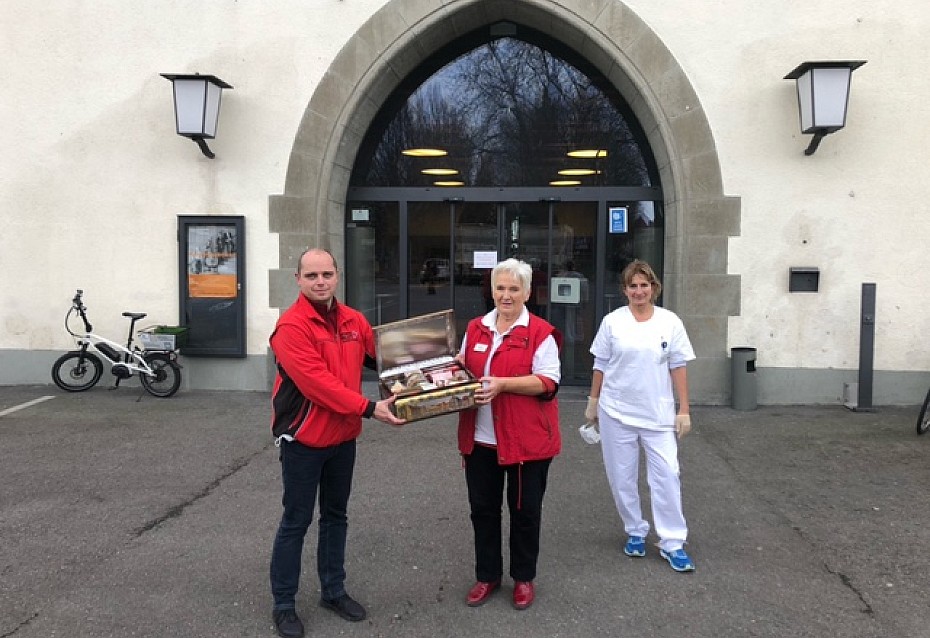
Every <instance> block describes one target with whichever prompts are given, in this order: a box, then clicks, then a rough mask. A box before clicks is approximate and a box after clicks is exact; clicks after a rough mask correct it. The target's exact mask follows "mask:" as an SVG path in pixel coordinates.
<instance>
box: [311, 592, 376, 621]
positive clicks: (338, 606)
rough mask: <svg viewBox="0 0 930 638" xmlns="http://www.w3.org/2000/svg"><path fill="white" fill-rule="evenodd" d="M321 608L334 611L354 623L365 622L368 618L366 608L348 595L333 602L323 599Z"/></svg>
mask: <svg viewBox="0 0 930 638" xmlns="http://www.w3.org/2000/svg"><path fill="white" fill-rule="evenodd" d="M320 607H323V608H325V609H332V610H333V611H334V612H336V613H337V614H339V615H340V616H342V617H343V618H345V619H346V620H351V621H352V622H358V621H360V620H365V618H366V617H367V616H368V614H367V613H366V612H365V608H364V607H362V606H361V605H360V604H358V603H357V602H356V601H355V600H353V599H352V597H351V596H349V595H348V594H343V595H342V596H340V597H339V598H335V599H333V600H326V599H325V598H321V599H320Z"/></svg>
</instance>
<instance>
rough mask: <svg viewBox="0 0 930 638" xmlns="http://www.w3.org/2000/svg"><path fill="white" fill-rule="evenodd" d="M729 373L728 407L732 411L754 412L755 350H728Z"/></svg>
mask: <svg viewBox="0 0 930 638" xmlns="http://www.w3.org/2000/svg"><path fill="white" fill-rule="evenodd" d="M730 371H731V377H730V387H731V394H730V405H731V406H732V407H733V409H734V410H755V409H756V407H757V405H758V404H757V403H756V401H757V399H756V394H757V388H756V349H755V348H730Z"/></svg>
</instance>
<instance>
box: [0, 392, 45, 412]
mask: <svg viewBox="0 0 930 638" xmlns="http://www.w3.org/2000/svg"><path fill="white" fill-rule="evenodd" d="M54 398H55V395H53V394H48V395H46V396H44V397H39V398H38V399H33V400H32V401H26V402H25V403H20V404H19V405H14V406H13V407H12V408H7V409H6V410H0V416H6V415H7V414H12V413H14V412H18V411H20V410H24V409H26V408H28V407H30V406H33V405H35V404H36V403H42V402H43V401H48V400H49V399H54Z"/></svg>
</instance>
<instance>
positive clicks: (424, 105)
mask: <svg viewBox="0 0 930 638" xmlns="http://www.w3.org/2000/svg"><path fill="white" fill-rule="evenodd" d="M467 128H468V127H467V125H466V122H465V119H464V115H463V113H462V110H461V109H460V108H459V105H457V104H455V103H454V102H453V101H450V100H446V99H444V98H443V97H442V96H441V94H440V92H439V90H438V88H437V87H429V86H427V85H423V86H421V87H420V89H419V90H418V91H417V92H416V93H414V94H413V95H412V96H411V97H410V99H408V100H407V102H406V103H405V104H404V105H403V106H402V107H401V108H400V110H399V111H398V113H397V115H396V116H395V117H394V119H393V120H392V121H391V123H390V124H389V125H388V127H387V129H385V131H384V135H383V136H382V138H381V143H380V144H379V145H378V146H377V148H376V149H375V152H374V155H373V157H372V158H371V162H370V166H369V173H368V178H367V180H366V183H368V184H370V185H378V186H389V185H398V184H422V183H424V182H425V183H431V182H433V181H434V180H436V179H454V178H455V177H456V176H452V177H444V178H436V177H431V176H425V175H423V174H422V173H420V170H421V169H422V168H436V167H441V168H453V169H456V170H458V171H459V172H460V175H467V174H468V169H469V163H470V159H471V156H472V155H473V151H472V141H471V138H470V137H469V135H468V131H467ZM424 147H428V148H441V149H445V150H447V151H449V155H448V156H447V157H440V158H435V159H433V158H430V159H428V160H424V158H416V157H407V156H405V155H402V154H401V151H403V150H405V149H409V148H424ZM460 179H461V178H460Z"/></svg>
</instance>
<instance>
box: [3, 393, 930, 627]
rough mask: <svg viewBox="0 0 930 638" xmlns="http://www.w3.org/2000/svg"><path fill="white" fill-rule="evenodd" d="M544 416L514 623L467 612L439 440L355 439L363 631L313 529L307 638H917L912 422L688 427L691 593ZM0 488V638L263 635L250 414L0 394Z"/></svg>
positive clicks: (921, 495)
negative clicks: (530, 597) (543, 485)
mask: <svg viewBox="0 0 930 638" xmlns="http://www.w3.org/2000/svg"><path fill="white" fill-rule="evenodd" d="M366 392H367V393H368V395H369V396H374V394H375V393H374V388H373V386H371V385H370V384H367V383H366ZM44 397H49V398H47V399H45V398H44ZM32 401H35V403H31V404H28V403H29V402H32ZM27 404H28V405H27ZM560 405H561V414H562V433H563V438H564V446H563V452H562V454H561V455H560V456H559V457H558V458H557V459H556V461H555V462H554V463H553V465H552V469H551V473H550V481H549V491H548V493H547V495H546V500H545V510H544V514H543V538H542V552H541V557H540V562H539V574H538V577H537V580H536V585H537V599H536V603H535V604H534V605H533V606H532V607H531V608H530V609H528V610H526V611H515V610H514V609H513V608H512V607H511V605H510V592H511V583H510V582H509V581H506V582H505V587H504V588H502V591H501V592H499V593H497V594H496V595H495V597H494V598H492V599H491V601H490V602H489V603H488V604H486V605H485V606H483V607H480V608H475V609H473V608H469V607H467V606H466V605H465V603H464V596H465V593H466V592H467V590H468V588H469V587H470V586H471V585H472V583H473V580H474V570H473V556H472V545H471V542H472V536H471V527H470V523H469V519H468V508H467V503H466V496H465V486H464V480H463V475H462V469H461V461H460V458H459V455H458V453H457V451H456V448H455V418H454V417H451V416H445V417H439V418H435V419H429V420H425V421H420V422H416V423H412V424H409V425H407V426H405V427H403V428H397V429H395V428H391V427H389V426H386V425H383V424H381V423H378V422H375V421H368V422H366V425H365V428H364V431H363V433H362V436H361V438H360V439H359V448H358V451H359V454H358V463H357V466H356V477H355V484H354V492H353V496H352V500H351V503H350V511H349V544H348V557H347V565H346V567H347V571H348V581H347V588H348V591H349V592H350V593H351V594H352V595H353V596H354V597H355V598H357V599H358V600H359V601H361V602H362V603H363V604H364V605H365V606H366V607H367V609H368V613H369V617H368V619H367V620H365V621H363V622H360V623H349V622H346V621H344V620H342V619H341V618H339V617H338V616H336V615H335V614H333V613H332V612H329V611H326V610H323V609H321V608H319V607H318V606H317V601H318V598H319V585H318V580H317V578H316V566H315V546H316V543H315V537H316V526H315V525H314V526H313V527H312V528H311V532H310V536H309V537H308V540H311V542H310V543H309V544H308V546H307V548H308V549H307V551H306V552H305V555H304V570H305V571H304V576H303V579H302V589H301V592H300V595H299V602H298V611H299V612H300V614H301V616H302V617H303V619H304V622H305V624H306V626H307V634H308V635H310V636H312V635H320V636H350V637H351V636H365V637H371V636H385V637H387V636H391V637H393V636H404V637H407V636H410V637H421V636H422V637H424V638H425V637H431V638H437V637H446V636H448V637H450V638H451V637H456V638H461V637H469V636H476V637H477V636H480V637H482V638H484V637H488V636H501V635H523V636H537V637H544V636H545V637H565V638H578V637H587V636H601V635H603V636H658V637H666V636H667V637H669V638H686V637H705V636H706V637H708V638H710V637H720V636H724V637H729V636H740V637H742V636H759V637H776V636H777V637H778V638H784V637H786V636H792V637H801V636H810V637H817V638H821V637H823V636H841V637H888V636H894V637H926V636H930V602H928V601H930V551H928V550H930V498H928V494H930V463H928V458H930V435H927V436H925V437H919V436H917V435H916V433H915V432H914V421H915V420H916V413H917V409H916V407H909V408H908V407H887V408H885V407H877V408H876V409H875V410H874V411H871V412H853V411H850V410H847V409H846V408H844V407H842V406H760V407H759V408H758V409H757V410H754V411H751V412H739V411H734V410H732V409H730V408H728V407H709V406H697V407H695V408H693V411H692V414H693V421H694V428H695V429H694V433H693V434H691V435H690V436H689V437H687V438H686V439H685V440H684V441H683V443H682V446H681V462H682V480H683V498H684V505H685V514H686V516H687V518H688V522H689V526H690V528H691V534H690V542H689V545H688V550H689V552H690V553H691V556H692V557H693V559H694V561H695V563H696V565H697V571H695V572H694V573H691V574H678V573H675V572H673V571H672V570H671V569H670V568H669V566H668V564H667V563H666V562H665V561H664V560H662V559H661V558H660V557H659V556H658V551H657V550H656V548H655V547H654V546H652V545H651V542H652V541H654V540H655V539H653V538H650V539H649V540H650V547H649V551H648V554H647V556H646V557H645V558H640V559H631V558H627V557H626V556H624V555H623V554H622V553H621V551H620V548H621V544H622V542H623V540H624V535H623V531H622V528H621V526H620V523H619V519H618V516H617V513H616V510H615V508H614V505H613V502H612V500H611V498H610V495H609V493H608V489H607V482H606V477H605V474H604V469H603V466H602V462H601V457H600V449H599V447H598V446H589V445H587V444H585V443H584V442H583V441H582V440H581V438H580V436H579V435H578V433H577V427H578V425H580V423H581V421H582V417H581V414H582V412H583V409H584V391H583V389H581V388H564V389H563V392H562V393H561V404H560ZM0 468H2V484H0V637H2V638H12V637H15V638H33V637H39V636H66V637H85V636H86V637H103V636H159V637H161V636H224V637H229V636H259V637H260V636H269V637H270V636H274V635H275V632H274V628H273V625H272V621H271V599H270V594H269V588H268V559H269V553H270V549H271V543H272V539H273V536H274V532H275V529H276V526H277V522H278V518H279V516H280V493H281V491H280V476H279V466H278V461H277V455H276V450H275V448H274V445H273V442H272V440H271V437H270V434H269V397H268V395H267V393H258V392H207V391H182V392H180V393H178V394H177V395H176V396H174V397H172V398H170V399H158V398H154V397H151V396H149V395H147V394H144V393H142V391H141V390H140V389H139V388H138V387H121V388H119V389H118V390H111V389H109V388H107V387H98V388H94V389H93V390H91V391H89V392H86V393H81V394H67V393H64V392H61V391H60V390H58V389H57V388H55V387H54V386H13V387H0ZM505 569H506V567H505Z"/></svg>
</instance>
